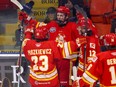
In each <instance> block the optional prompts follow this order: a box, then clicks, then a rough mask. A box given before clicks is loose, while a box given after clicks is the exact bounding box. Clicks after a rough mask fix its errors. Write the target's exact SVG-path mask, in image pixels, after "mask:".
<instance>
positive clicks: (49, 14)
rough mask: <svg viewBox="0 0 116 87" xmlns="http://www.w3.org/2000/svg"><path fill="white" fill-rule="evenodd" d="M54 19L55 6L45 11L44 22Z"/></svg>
mask: <svg viewBox="0 0 116 87" xmlns="http://www.w3.org/2000/svg"><path fill="white" fill-rule="evenodd" d="M55 19H56V8H55V7H49V8H48V9H47V12H46V18H45V20H44V23H49V22H50V21H51V20H55Z"/></svg>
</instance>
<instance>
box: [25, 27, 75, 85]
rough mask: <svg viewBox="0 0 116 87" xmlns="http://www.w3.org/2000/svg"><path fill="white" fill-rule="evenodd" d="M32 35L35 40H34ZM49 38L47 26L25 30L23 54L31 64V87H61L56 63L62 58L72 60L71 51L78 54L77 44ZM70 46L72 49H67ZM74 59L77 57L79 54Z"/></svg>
mask: <svg viewBox="0 0 116 87" xmlns="http://www.w3.org/2000/svg"><path fill="white" fill-rule="evenodd" d="M32 34H34V38H35V39H32ZM48 37H49V36H48V31H47V29H46V27H45V26H40V27H38V28H36V29H34V27H33V26H27V27H26V29H25V39H24V41H23V52H24V54H25V57H26V58H27V60H28V61H29V62H30V74H29V81H30V84H31V87H60V84H59V79H58V73H57V69H56V62H57V61H58V60H60V61H61V60H62V58H66V59H71V58H72V57H70V54H73V53H70V50H73V52H76V48H77V45H76V44H75V43H73V42H65V43H57V42H55V41H46V40H47V39H48ZM69 45H70V47H67V46H69ZM71 45H72V46H71ZM64 47H65V48H64ZM68 50H69V51H68ZM71 56H72V55H71ZM73 57H77V53H75V54H74V56H73Z"/></svg>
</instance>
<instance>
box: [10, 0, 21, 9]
mask: <svg viewBox="0 0 116 87" xmlns="http://www.w3.org/2000/svg"><path fill="white" fill-rule="evenodd" d="M10 1H11V2H12V3H14V4H15V5H16V6H18V8H19V9H20V10H22V9H23V6H22V5H21V4H20V3H19V2H18V1H17V0H10Z"/></svg>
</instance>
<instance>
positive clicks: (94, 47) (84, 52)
mask: <svg viewBox="0 0 116 87" xmlns="http://www.w3.org/2000/svg"><path fill="white" fill-rule="evenodd" d="M86 39H87V44H85V46H86V47H85V48H84V45H82V46H81V47H80V58H79V65H78V73H77V75H78V76H82V74H83V72H84V70H85V69H86V68H87V66H88V64H89V63H91V62H92V58H91V57H92V56H96V54H97V53H99V52H100V44H99V40H98V38H96V37H95V36H86ZM85 58H86V59H85ZM84 63H85V64H84Z"/></svg>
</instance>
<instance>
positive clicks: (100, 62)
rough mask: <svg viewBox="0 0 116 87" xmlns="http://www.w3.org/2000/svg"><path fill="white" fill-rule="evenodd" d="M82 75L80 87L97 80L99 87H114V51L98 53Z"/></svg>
mask: <svg viewBox="0 0 116 87" xmlns="http://www.w3.org/2000/svg"><path fill="white" fill-rule="evenodd" d="M93 59H94V63H93V64H90V65H89V67H88V69H87V71H86V72H85V73H84V74H83V77H82V79H81V80H80V81H79V82H80V87H83V86H84V85H88V84H89V85H90V84H92V83H94V82H95V81H96V80H98V79H99V81H100V85H101V87H116V78H115V77H116V50H113V51H106V52H102V53H99V54H98V55H97V57H94V58H93Z"/></svg>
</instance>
